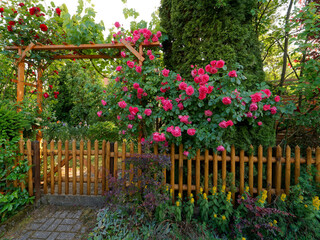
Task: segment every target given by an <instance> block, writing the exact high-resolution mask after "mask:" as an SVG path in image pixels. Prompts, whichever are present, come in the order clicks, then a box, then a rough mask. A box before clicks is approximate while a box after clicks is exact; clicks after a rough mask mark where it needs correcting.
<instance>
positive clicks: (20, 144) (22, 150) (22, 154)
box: [19, 140, 26, 191]
mask: <svg viewBox="0 0 320 240" xmlns="http://www.w3.org/2000/svg"><path fill="white" fill-rule="evenodd" d="M19 151H20V154H21V156H20V158H19V159H20V161H23V160H24V141H23V140H20V141H19ZM20 183H21V190H22V191H23V190H24V189H25V188H26V186H25V184H24V179H22V181H21V182H20Z"/></svg>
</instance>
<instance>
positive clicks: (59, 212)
mask: <svg viewBox="0 0 320 240" xmlns="http://www.w3.org/2000/svg"><path fill="white" fill-rule="evenodd" d="M61 213H62V211H57V212H55V214H54V215H53V216H52V217H55V218H56V217H59V216H60V214H61Z"/></svg>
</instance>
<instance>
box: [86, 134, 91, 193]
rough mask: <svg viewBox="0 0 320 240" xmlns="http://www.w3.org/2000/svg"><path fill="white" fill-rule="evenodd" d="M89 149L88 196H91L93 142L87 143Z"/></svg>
mask: <svg viewBox="0 0 320 240" xmlns="http://www.w3.org/2000/svg"><path fill="white" fill-rule="evenodd" d="M87 149H88V155H87V179H88V182H87V195H91V141H90V140H88V142H87Z"/></svg>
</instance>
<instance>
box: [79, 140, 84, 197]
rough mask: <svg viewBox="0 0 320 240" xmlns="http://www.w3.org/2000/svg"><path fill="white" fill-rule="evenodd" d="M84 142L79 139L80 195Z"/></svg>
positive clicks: (81, 191) (81, 190) (81, 189)
mask: <svg viewBox="0 0 320 240" xmlns="http://www.w3.org/2000/svg"><path fill="white" fill-rule="evenodd" d="M83 150H84V142H83V140H82V139H81V140H80V191H79V192H80V195H83V162H84V159H83V154H84V151H83Z"/></svg>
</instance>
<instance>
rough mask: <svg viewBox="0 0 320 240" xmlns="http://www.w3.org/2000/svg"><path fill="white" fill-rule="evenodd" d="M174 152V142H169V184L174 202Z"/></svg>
mask: <svg viewBox="0 0 320 240" xmlns="http://www.w3.org/2000/svg"><path fill="white" fill-rule="evenodd" d="M174 152H175V147H174V144H171V156H170V157H171V175H170V185H171V188H172V191H171V190H170V191H171V192H172V193H171V194H172V203H174V164H175V162H176V161H175V156H174Z"/></svg>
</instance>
